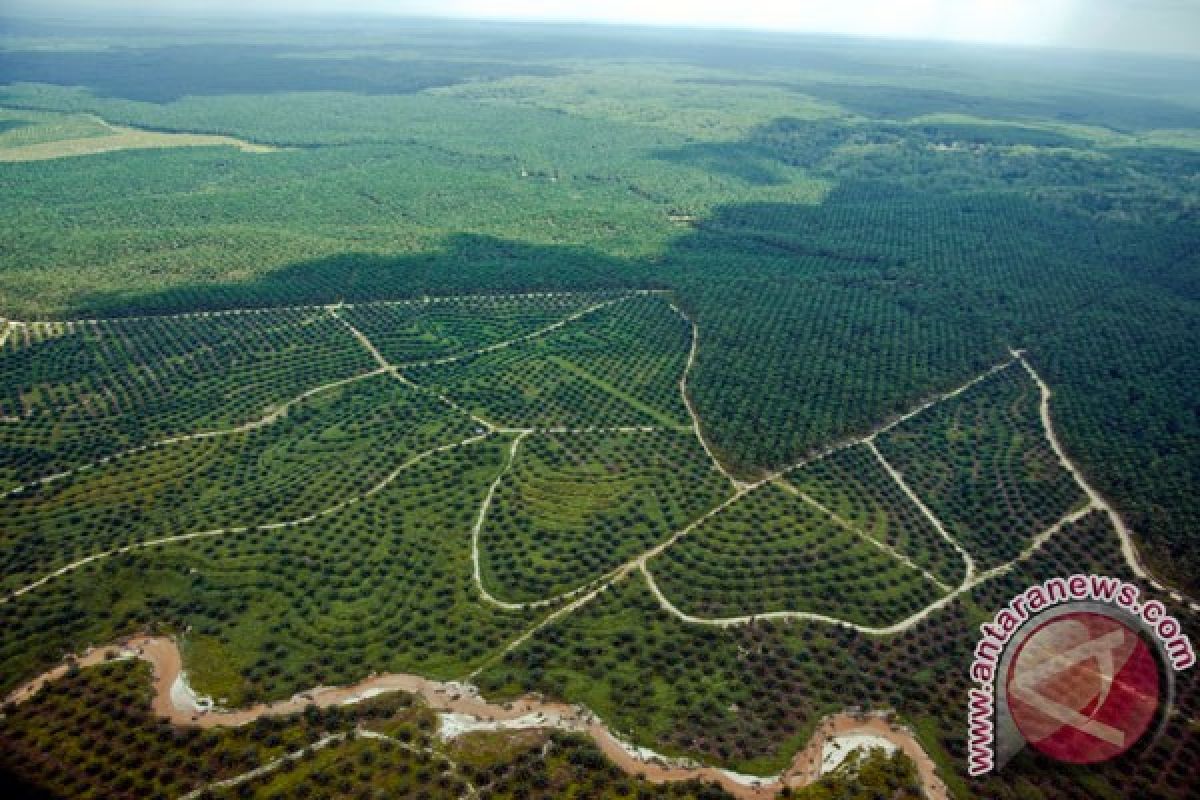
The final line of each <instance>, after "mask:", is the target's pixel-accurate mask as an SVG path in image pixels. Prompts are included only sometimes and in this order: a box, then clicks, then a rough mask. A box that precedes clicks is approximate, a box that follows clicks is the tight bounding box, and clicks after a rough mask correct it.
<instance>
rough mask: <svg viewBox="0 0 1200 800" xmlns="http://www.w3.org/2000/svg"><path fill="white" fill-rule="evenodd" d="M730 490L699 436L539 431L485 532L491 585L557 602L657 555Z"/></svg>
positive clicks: (517, 597) (507, 593)
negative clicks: (657, 548) (654, 551)
mask: <svg viewBox="0 0 1200 800" xmlns="http://www.w3.org/2000/svg"><path fill="white" fill-rule="evenodd" d="M729 493H730V489H729V485H728V483H727V482H726V481H725V480H724V479H723V478H722V476H721V474H720V473H719V472H717V471H716V469H715V468H714V467H713V466H712V464H711V462H709V461H708V459H707V457H706V456H705V454H704V450H703V449H702V448H701V446H700V443H699V442H698V441H697V440H696V437H695V436H693V435H692V433H691V432H690V431H689V432H686V433H684V432H676V431H657V432H653V433H650V432H635V433H617V434H613V433H583V434H557V435H539V434H534V435H532V436H529V437H527V438H525V439H524V440H522V442H521V445H520V448H519V449H518V450H517V456H516V461H515V463H514V465H513V466H512V467H511V468H510V470H509V472H508V473H507V474H506V475H505V477H504V479H503V480H502V481H501V483H500V485H499V487H498V488H497V491H496V495H495V498H494V499H493V501H492V505H491V508H490V510H489V513H488V516H487V519H486V522H485V524H484V527H483V529H482V533H481V543H480V551H481V555H482V573H483V579H484V584H485V585H486V586H488V587H490V589H491V591H492V592H493V593H494V594H496V595H498V596H499V597H500V598H501V599H502V600H508V601H521V600H539V599H542V598H546V597H553V596H555V595H557V594H560V593H562V592H565V591H568V590H570V589H574V588H576V587H578V586H580V585H582V584H584V583H587V582H588V581H589V580H592V579H594V578H598V577H599V576H601V575H602V574H604V573H606V572H608V571H609V570H611V569H613V568H614V567H616V566H618V565H619V564H622V563H624V562H625V561H628V560H629V559H630V558H632V557H634V556H636V555H638V554H639V553H643V552H645V551H646V550H649V549H650V548H651V547H653V546H654V545H656V544H658V543H659V542H660V541H663V540H664V539H666V538H667V537H668V536H670V535H671V534H672V533H673V532H675V531H677V530H679V529H681V528H683V527H685V526H686V525H687V524H688V523H690V522H691V521H692V520H694V519H695V518H697V517H699V516H700V514H702V513H703V512H705V511H708V510H709V509H711V508H713V507H714V506H716V505H717V504H718V503H720V501H721V500H723V499H724V498H725V497H726V496H727V495H728V494H729Z"/></svg>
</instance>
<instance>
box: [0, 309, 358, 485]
mask: <svg viewBox="0 0 1200 800" xmlns="http://www.w3.org/2000/svg"><path fill="white" fill-rule="evenodd" d="M0 352H2V353H3V358H0V406H2V407H3V414H4V415H5V416H6V421H4V422H2V423H0V448H2V449H0V454H2V458H3V460H2V462H0V463H2V466H0V475H3V476H4V477H5V478H6V479H7V480H8V482H10V483H20V482H25V481H30V480H35V479H37V478H41V477H44V476H46V475H50V474H54V473H56V472H59V471H61V470H64V469H69V468H72V467H78V466H81V465H83V464H89V463H92V462H94V461H96V460H98V459H100V458H102V457H104V456H109V455H112V454H114V453H117V452H120V451H122V450H125V449H128V448H131V447H136V446H140V445H144V444H147V443H150V442H154V441H157V440H159V439H165V438H168V437H172V436H178V435H180V434H187V433H193V432H196V431H203V430H211V429H217V428H227V427H233V426H236V425H241V424H243V423H246V422H251V421H253V420H257V419H260V418H261V417H263V416H265V415H267V414H268V413H270V412H271V411H272V410H273V409H275V408H278V407H279V406H280V405H282V404H283V403H285V402H287V401H289V400H292V399H294V398H295V397H296V396H297V395H299V394H300V393H301V392H304V391H306V390H308V389H311V388H313V387H316V386H320V385H322V384H325V383H329V382H332V381H335V380H340V379H342V378H346V377H350V376H352V375H355V374H360V373H364V372H367V371H369V370H370V369H372V368H373V366H374V365H373V362H372V361H371V358H370V356H368V355H367V354H366V353H365V352H364V351H363V349H362V347H361V346H360V345H359V344H358V343H357V342H356V341H355V340H354V338H353V337H352V336H350V334H349V333H348V332H347V331H346V329H345V327H344V326H343V325H342V323H340V322H338V321H337V320H336V319H333V318H332V317H331V316H329V314H328V313H327V312H325V311H324V310H323V309H309V310H297V311H278V312H267V313H256V314H221V315H213V316H194V317H169V318H161V319H155V318H146V319H131V320H102V321H97V322H76V323H71V324H69V325H65V326H64V325H53V324H52V325H44V324H36V325H21V326H15V327H13V328H12V329H11V330H10V332H9V336H8V339H7V341H6V342H5V343H4V348H3V350H2V351H0Z"/></svg>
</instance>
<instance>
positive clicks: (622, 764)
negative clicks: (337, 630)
mask: <svg viewBox="0 0 1200 800" xmlns="http://www.w3.org/2000/svg"><path fill="white" fill-rule="evenodd" d="M113 655H117V656H119V657H134V658H140V659H142V660H144V661H147V662H149V663H150V665H151V666H152V668H153V671H154V698H153V701H152V708H153V711H154V713H155V714H156V715H158V716H160V717H164V718H166V719H167V720H169V721H170V722H171V723H172V724H173V725H177V726H185V727H200V728H215V727H238V726H241V725H247V724H249V723H251V722H253V721H254V720H256V719H258V718H260V717H264V716H282V715H287V714H296V713H299V712H302V711H304V710H305V709H306V708H307V707H309V706H310V705H315V706H317V707H320V708H327V707H330V706H338V705H347V704H351V703H356V702H361V701H363V700H365V699H368V698H370V697H374V696H377V695H379V694H383V693H389V692H406V693H409V694H414V695H418V696H420V697H421V698H422V699H423V700H424V701H425V703H426V704H428V705H429V707H430V708H431V709H433V710H434V711H438V712H445V713H452V714H461V715H466V716H468V717H471V718H474V719H477V720H481V721H489V722H496V721H509V722H510V723H517V724H518V725H519V726H520V727H524V728H538V729H552V730H561V731H570V732H577V733H584V734H587V735H588V736H589V737H590V738H591V739H592V740H593V741H594V742H595V743H596V745H597V746H598V747H599V748H600V749H601V750H602V751H603V752H604V754H605V755H606V756H607V757H608V758H609V759H610V760H611V761H612V762H613V763H614V764H616V766H617V767H619V768H620V769H621V770H623V771H624V772H626V773H627V774H629V775H636V776H641V777H643V778H645V779H646V780H649V781H651V782H653V783H668V782H676V781H689V780H701V781H709V782H713V783H717V784H719V785H720V786H721V787H722V788H723V789H725V790H726V791H727V792H729V793H730V794H732V795H733V796H734V797H737V798H739V799H740V800H766V798H773V797H775V796H776V795H777V794H778V793H779V792H780V791H781V790H782V789H783V788H785V787H791V788H796V787H801V786H807V785H808V784H810V783H812V782H813V781H815V780H816V779H817V778H818V777H820V764H821V760H822V750H823V748H824V745H825V744H826V742H828V741H830V740H832V739H834V738H836V737H839V736H844V735H847V734H870V735H873V736H877V737H880V738H882V739H885V740H887V741H888V742H891V743H892V744H894V745H895V746H896V747H897V748H898V749H899V750H901V751H902V752H904V753H905V754H906V755H908V756H909V757H910V758H912V759H913V761H914V762H915V763H916V765H917V773H918V775H919V777H920V780H921V785H922V787H923V788H924V790H925V793H926V795H927V796H928V797H929V798H930V799H931V800H948V798H949V794H948V792H947V791H946V786H945V784H944V783H943V782H942V780H941V779H940V778H939V777H938V775H937V772H936V766H935V764H934V763H933V760H932V759H930V758H929V756H928V755H927V754H926V753H925V751H924V750H923V749H922V748H921V746H920V744H919V743H918V742H917V740H916V739H915V738H914V736H913V734H912V733H911V731H909V730H908V729H907V728H904V727H902V726H899V725H897V724H895V723H892V722H890V721H889V720H888V719H886V718H885V717H883V716H880V715H862V714H835V715H833V716H830V717H827V718H825V719H824V720H823V721H822V722H821V723H820V725H819V726H818V727H817V730H816V732H815V733H814V735H813V737H812V738H811V739H810V740H809V742H808V744H807V745H806V746H805V748H804V749H803V750H801V751H800V752H798V753H797V754H796V756H795V757H794V758H793V759H792V762H791V764H790V765H789V766H788V768H787V769H786V770H784V772H783V773H781V774H780V775H776V776H771V777H762V778H758V777H754V776H748V775H738V774H736V773H732V772H729V771H727V770H722V769H718V768H716V767H710V766H704V765H701V764H696V763H694V762H691V761H688V760H685V759H674V758H669V757H664V756H660V755H658V754H655V753H652V752H650V751H646V750H644V749H642V748H637V747H634V746H632V745H630V744H628V743H627V742H625V741H624V740H623V739H622V738H621V737H619V736H617V735H616V734H614V733H613V732H612V731H611V730H610V729H609V728H608V727H607V726H606V725H604V723H602V722H601V721H600V720H599V718H598V717H596V715H595V714H593V713H592V712H591V711H589V710H587V709H586V708H583V707H580V706H570V705H566V704H563V703H552V702H546V701H543V700H540V699H538V698H536V697H532V696H525V697H522V698H520V699H518V700H515V701H513V702H510V703H504V704H502V705H501V704H495V703H489V702H487V701H486V700H484V699H483V698H481V697H480V696H479V694H478V692H477V690H475V688H474V687H473V686H470V685H469V684H462V683H444V682H440V681H433V680H429V679H428V678H422V677H420V676H418V675H405V674H387V675H377V676H374V677H371V678H368V679H366V680H364V681H362V682H360V683H357V684H355V685H353V686H344V687H325V686H319V687H316V688H313V689H310V690H309V691H306V692H301V693H299V694H296V695H294V696H293V697H292V698H291V699H289V700H283V701H279V702H276V703H269V704H268V703H260V704H258V705H255V706H251V707H249V708H244V709H236V710H223V709H222V710H212V711H202V710H200V709H198V708H197V707H196V706H195V705H194V704H193V703H189V702H187V701H186V700H183V698H186V696H187V693H186V692H181V691H180V690H179V687H180V685H182V681H181V677H182V676H183V660H182V657H181V655H180V652H179V648H178V646H177V645H176V643H175V642H174V640H172V639H168V638H164V637H148V636H140V637H133V638H130V639H127V640H125V641H122V642H118V643H116V644H114V645H112V646H110V647H102V648H96V649H93V650H90V651H88V652H87V653H84V654H83V655H82V656H80V657H79V658H78V659H75V660H74V663H75V664H76V665H77V666H79V667H89V666H95V665H97V664H102V663H104V662H106V661H108V660H109V659H110V657H111V656H113ZM69 668H70V667H69V665H68V664H63V665H61V666H59V667H56V668H54V669H52V670H49V671H47V672H45V673H43V674H42V675H40V676H38V677H37V678H35V679H34V680H32V681H30V682H29V683H26V684H25V685H23V686H21V687H20V688H18V689H16V690H15V691H13V692H12V693H11V694H10V695H9V696H8V697H7V698H6V702H10V703H15V704H20V703H23V702H25V701H27V700H29V699H30V698H31V697H33V696H34V695H35V694H36V693H37V692H38V690H39V689H41V688H42V687H43V686H45V685H46V684H47V683H50V682H51V681H54V680H58V679H60V678H62V677H63V676H64V675H66V674H67V671H68V669H69ZM181 700H183V702H181ZM510 729H511V730H516V729H519V728H518V727H511V728H510ZM343 738H344V737H343ZM336 741H340V739H338V738H337V737H333V738H329V739H328V741H326V742H325V744H326V745H328V744H333V743H335V742H336ZM274 766H275V764H274V763H272V764H268V765H265V766H264V767H261V768H259V770H268V769H271V768H274ZM259 770H256V771H253V772H255V773H257V772H259ZM241 780H244V778H242V779H234V780H233V782H235V783H236V782H240V781H241Z"/></svg>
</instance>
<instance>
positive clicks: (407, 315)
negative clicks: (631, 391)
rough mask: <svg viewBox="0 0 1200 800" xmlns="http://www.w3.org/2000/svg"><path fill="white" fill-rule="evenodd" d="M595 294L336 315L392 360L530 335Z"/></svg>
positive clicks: (360, 309)
mask: <svg viewBox="0 0 1200 800" xmlns="http://www.w3.org/2000/svg"><path fill="white" fill-rule="evenodd" d="M606 299H611V298H603V297H600V296H591V295H587V294H562V295H553V296H547V297H538V298H529V297H505V296H498V297H480V298H427V299H426V300H424V301H416V302H403V303H395V304H392V303H385V304H369V305H358V306H349V307H347V308H344V309H342V310H340V311H339V312H338V313H339V314H340V315H341V316H342V318H343V319H345V320H346V321H347V322H349V323H351V324H352V325H354V327H355V328H357V329H358V330H360V331H362V332H363V333H364V334H366V336H367V338H369V339H370V340H371V342H372V343H374V344H375V346H376V347H378V348H379V351H380V352H381V353H383V356H384V358H386V359H387V360H388V361H390V362H391V363H393V364H406V363H412V362H419V361H425V360H429V359H440V358H454V357H460V356H463V355H466V354H467V353H470V352H472V351H474V350H480V349H483V348H485V347H490V346H493V345H497V344H499V343H502V342H505V341H509V340H512V339H518V338H520V337H523V336H529V335H531V334H534V333H536V332H538V331H539V330H541V329H543V328H546V327H547V326H550V325H553V324H556V323H558V322H559V321H561V320H562V319H564V318H566V317H568V316H570V315H572V314H575V313H578V312H581V311H583V310H585V309H587V308H590V307H591V306H592V305H594V304H596V303H601V302H605V301H606Z"/></svg>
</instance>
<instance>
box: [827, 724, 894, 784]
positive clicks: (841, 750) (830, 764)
mask: <svg viewBox="0 0 1200 800" xmlns="http://www.w3.org/2000/svg"><path fill="white" fill-rule="evenodd" d="M876 747H878V748H880V749H881V750H883V751H884V752H885V753H887V754H888V755H891V754H892V753H894V752H896V745H894V744H892V743H891V742H890V741H888V740H887V739H884V738H883V737H882V736H875V735H874V734H870V733H846V734H843V735H841V736H835V737H833V738H832V739H830V740H829V741H827V742H826V743H825V745H824V746H823V747H822V748H821V774H822V775H824V774H825V773H827V772H832V771H833V770H835V769H837V768H838V767H839V766H841V764H842V762H843V761H845V760H846V758H847V757H848V756H849V755H850V754H851V753H853V752H854V751H855V750H872V749H874V748H876Z"/></svg>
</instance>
